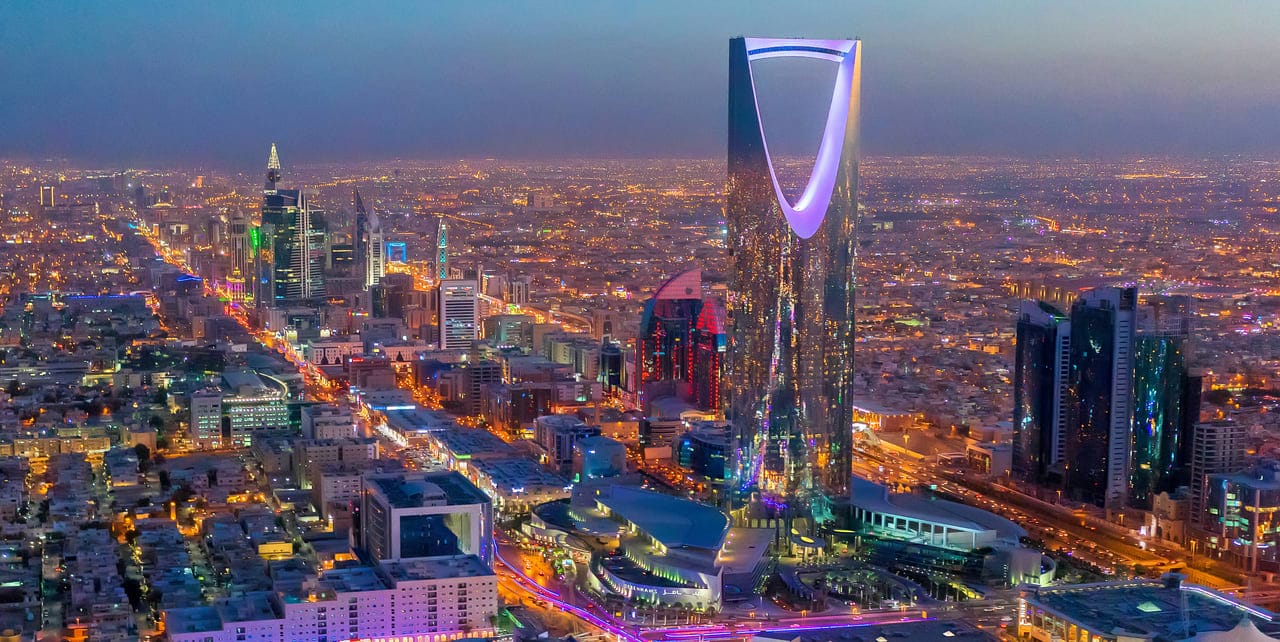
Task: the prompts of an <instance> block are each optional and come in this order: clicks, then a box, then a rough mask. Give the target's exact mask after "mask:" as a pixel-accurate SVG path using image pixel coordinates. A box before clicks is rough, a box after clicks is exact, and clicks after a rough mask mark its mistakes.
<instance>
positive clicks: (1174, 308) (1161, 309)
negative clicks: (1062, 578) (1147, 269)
mask: <svg viewBox="0 0 1280 642" xmlns="http://www.w3.org/2000/svg"><path fill="white" fill-rule="evenodd" d="M1174 299H1175V300H1173V301H1170V300H1167V299H1166V300H1162V301H1157V302H1154V303H1153V304H1152V305H1150V306H1144V308H1143V309H1142V312H1143V313H1144V318H1143V319H1141V321H1140V323H1139V328H1138V333H1137V336H1136V337H1135V339H1134V348H1133V401H1134V404H1133V419H1132V429H1131V431H1130V432H1131V439H1132V445H1131V461H1130V473H1129V505H1130V506H1133V507H1134V508H1142V509H1150V508H1151V503H1152V499H1154V497H1155V496H1156V495H1158V494H1160V493H1162V492H1173V491H1174V490H1176V489H1177V488H1178V487H1179V486H1187V485H1189V484H1190V483H1191V459H1192V452H1191V435H1192V431H1193V430H1194V428H1195V424H1196V423H1197V422H1198V421H1199V420H1200V387H1201V379H1200V377H1199V376H1197V375H1195V374H1193V373H1192V372H1191V371H1190V368H1189V367H1188V356H1189V355H1188V352H1189V345H1190V341H1191V330H1190V318H1191V314H1192V313H1191V309H1190V302H1189V300H1188V299H1187V297H1174ZM1176 299H1181V300H1176Z"/></svg>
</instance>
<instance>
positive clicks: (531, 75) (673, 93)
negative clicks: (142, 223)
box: [0, 0, 1280, 166]
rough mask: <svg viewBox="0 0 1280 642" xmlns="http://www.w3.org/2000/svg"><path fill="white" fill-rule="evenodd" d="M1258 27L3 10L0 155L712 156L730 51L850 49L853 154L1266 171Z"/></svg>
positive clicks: (1149, 10)
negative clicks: (1160, 160) (1162, 158)
mask: <svg viewBox="0 0 1280 642" xmlns="http://www.w3.org/2000/svg"><path fill="white" fill-rule="evenodd" d="M1277 24H1280V4H1276V3H1274V2H1263V1H1240V2H1231V3H1202V2H1184V1H1179V0H1169V1H1161V2H1157V1H1147V0H1139V1H1133V2H1124V3H1112V2H1097V1H1092V0H1088V1H1080V2H1070V3H1057V2H1053V3H1051V2H1022V1H1015V0H999V1H992V2H977V3H964V2H952V1H941V0H940V1H924V0H919V1H905V2H890V1H887V0H886V1H875V0H867V1H857V2H854V1H843V2H834V1H828V2H805V1H801V2H785V3H784V2H751V1H747V2H743V1H733V0H707V1H703V2H687V1H680V0H651V1H648V2H624V1H621V0H617V1H614V0H603V1H589V0H556V1H542V2H538V1H533V0H512V1H507V2H497V1H493V2H461V1H456V2H455V1H452V0H449V1H439V2H391V1H388V2H371V3H345V2H329V1H319V2H295V1H292V0H279V1H276V2H270V3H262V2H249V1H247V0H246V1H240V0H228V1H226V2H221V1H220V2H153V1H149V0H146V1H144V0H140V1H137V2H119V3H116V2H111V3H106V2H88V1H84V2H75V1H68V2H58V3H51V2H37V1H35V0H17V1H14V2H6V3H2V4H0V156H36V157H45V156H66V157H70V158H73V159H83V160H89V161H103V162H128V161H147V160H151V161H179V162H191V163H210V164H230V165H232V166H239V165H241V164H243V163H246V162H248V163H252V164H253V165H254V166H256V165H260V164H261V162H262V158H263V157H265V151H264V150H265V148H266V145H267V144H268V143H269V142H270V141H272V140H275V141H279V142H280V144H281V146H282V149H287V150H288V152H287V154H288V156H289V157H290V158H291V160H293V161H294V162H304V161H306V162H322V161H336V160H344V159H359V160H364V159H384V158H394V157H405V158H458V157H500V158H560V157H654V156H671V157H717V156H720V155H722V154H723V153H724V132H725V122H724V121H725V89H726V68H727V60H726V59H727V51H728V47H727V39H728V38H729V37H731V36H733V35H781V36H789V35H803V36H810V37H855V36H856V37H860V38H862V40H863V46H864V54H863V56H864V58H863V143H864V149H865V150H866V152H867V153H871V154H917V153H936V154H1007V155H1022V156H1044V155H1078V156H1108V155H1135V154H1153V155H1154V154H1194V155H1216V154H1229V153H1267V152H1273V151H1275V150H1277V149H1280V82H1277V76H1276V72H1275V67H1276V65H1277V63H1278V62H1280V38H1277V37H1276V31H1275V25H1277ZM784 62H786V63H787V64H790V63H791V62H792V61H784ZM804 62H814V64H817V65H821V64H822V63H820V62H816V61H804ZM769 71H770V72H772V73H764V74H763V75H764V76H765V80H766V81H767V83H765V86H764V87H762V92H765V91H767V92H768V96H769V98H768V99H767V100H766V101H765V102H766V104H765V105H764V109H765V112H766V118H767V123H766V125H767V127H768V128H769V130H770V140H771V143H772V142H773V141H775V140H776V141H778V142H777V144H778V145H779V146H782V147H785V149H787V150H793V151H799V152H803V151H805V150H807V149H809V148H810V146H811V145H812V144H813V143H815V142H816V141H813V140H811V139H812V138H813V136H814V135H815V132H816V129H815V127H816V123H818V122H820V119H821V115H822V110H823V109H825V105H824V104H823V103H824V102H825V100H826V97H827V96H829V91H830V90H829V86H824V83H827V82H829V79H828V78H829V76H827V75H826V73H825V70H823V69H821V68H816V69H815V68H800V67H794V68H791V67H786V68H779V69H778V70H776V71H775V70H772V69H770V70H769ZM784 151H785V150H784Z"/></svg>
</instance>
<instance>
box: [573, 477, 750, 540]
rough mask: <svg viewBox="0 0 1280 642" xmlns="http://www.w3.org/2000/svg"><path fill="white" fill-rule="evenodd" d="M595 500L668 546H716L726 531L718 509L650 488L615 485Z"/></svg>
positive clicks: (724, 522)
mask: <svg viewBox="0 0 1280 642" xmlns="http://www.w3.org/2000/svg"><path fill="white" fill-rule="evenodd" d="M596 501H597V502H599V503H600V504H601V505H602V506H604V507H605V508H607V509H608V510H609V512H611V513H613V514H615V515H617V516H618V517H620V518H622V519H625V520H626V521H628V522H631V523H632V524H635V525H636V527H637V528H639V529H640V530H643V531H644V532H645V533H647V534H648V535H649V536H650V537H652V538H654V539H656V540H658V541H659V542H662V544H663V546H666V547H667V548H681V547H690V548H705V549H718V548H720V546H721V545H722V544H723V543H724V538H725V535H726V534H727V533H728V532H729V518H728V517H726V516H725V514H724V513H722V512H720V511H719V510H717V509H715V508H712V507H710V506H706V505H703V504H699V503H698V502H694V501H690V500H687V499H682V498H679V497H673V496H671V495H664V494H662V493H656V492H653V491H650V490H643V489H639V488H627V487H625V486H615V487H613V489H612V490H611V492H609V493H608V495H602V496H600V497H597V498H596Z"/></svg>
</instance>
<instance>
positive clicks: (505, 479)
mask: <svg viewBox="0 0 1280 642" xmlns="http://www.w3.org/2000/svg"><path fill="white" fill-rule="evenodd" d="M471 465H472V466H475V467H476V469H477V470H480V471H482V472H484V474H485V475H488V476H489V478H490V479H491V480H492V481H493V485H494V486H496V487H497V488H499V489H500V490H504V491H507V492H516V491H517V489H524V488H538V487H546V486H551V487H554V488H568V487H569V486H570V484H569V480H567V479H565V478H564V477H561V476H560V475H557V474H555V473H553V472H551V471H550V470H547V469H546V468H545V467H543V466H542V465H541V464H539V463H538V462H536V461H533V460H532V459H525V458H524V457H510V458H505V459H484V460H476V461H472V462H471Z"/></svg>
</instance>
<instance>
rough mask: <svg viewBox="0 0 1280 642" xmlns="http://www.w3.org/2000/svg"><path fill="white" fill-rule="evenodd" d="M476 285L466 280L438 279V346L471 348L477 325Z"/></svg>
mask: <svg viewBox="0 0 1280 642" xmlns="http://www.w3.org/2000/svg"><path fill="white" fill-rule="evenodd" d="M478 292H479V286H478V285H477V284H476V282H475V281H471V280H466V279H445V280H443V281H441V282H440V348H441V349H443V350H461V349H465V348H470V347H471V342H472V341H474V340H475V339H476V336H477V334H476V333H477V328H478V326H479V321H480V319H479V312H480V311H479V302H478V299H477V298H476V295H477V294H478Z"/></svg>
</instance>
